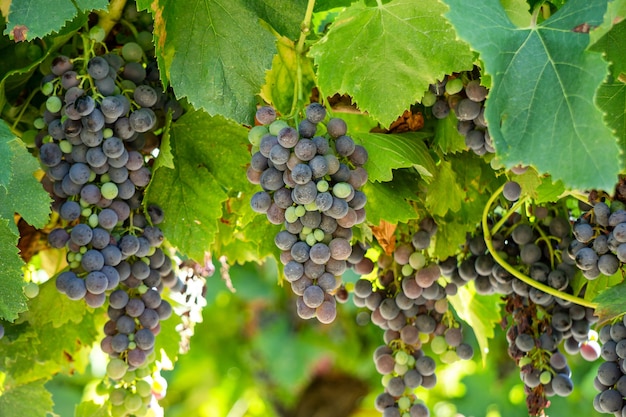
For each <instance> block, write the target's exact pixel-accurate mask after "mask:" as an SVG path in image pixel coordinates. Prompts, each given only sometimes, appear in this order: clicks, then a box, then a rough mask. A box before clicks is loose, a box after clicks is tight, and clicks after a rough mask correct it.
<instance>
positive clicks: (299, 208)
mask: <svg viewBox="0 0 626 417" xmlns="http://www.w3.org/2000/svg"><path fill="white" fill-rule="evenodd" d="M305 214H306V209H305V208H304V206H297V207H296V216H298V217H302V216H304V215H305Z"/></svg>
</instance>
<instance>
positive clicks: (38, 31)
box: [4, 0, 109, 41]
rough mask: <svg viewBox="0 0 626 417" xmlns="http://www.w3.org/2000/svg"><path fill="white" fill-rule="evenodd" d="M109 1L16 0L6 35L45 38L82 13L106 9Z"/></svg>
mask: <svg viewBox="0 0 626 417" xmlns="http://www.w3.org/2000/svg"><path fill="white" fill-rule="evenodd" d="M108 4H109V2H108V1H107V0H56V1H54V2H51V1H49V0H14V1H13V2H11V8H10V10H9V16H8V22H7V27H6V29H5V30H4V34H5V35H9V34H10V35H11V36H12V37H13V36H14V37H15V39H16V41H22V40H26V39H33V38H43V37H44V36H46V35H48V34H49V33H52V32H58V31H59V30H61V28H62V27H63V26H64V25H65V23H66V22H67V21H68V20H72V19H74V18H75V17H76V16H77V15H78V13H79V12H89V11H91V10H96V9H97V10H103V9H106V7H107V6H108Z"/></svg>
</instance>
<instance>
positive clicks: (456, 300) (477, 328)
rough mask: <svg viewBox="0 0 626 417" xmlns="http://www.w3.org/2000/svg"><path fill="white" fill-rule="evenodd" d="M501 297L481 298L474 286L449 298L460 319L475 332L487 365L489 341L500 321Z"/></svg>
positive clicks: (469, 286)
mask: <svg viewBox="0 0 626 417" xmlns="http://www.w3.org/2000/svg"><path fill="white" fill-rule="evenodd" d="M500 298H501V297H500V296H499V295H497V294H496V295H491V296H479V295H477V294H476V291H475V290H474V286H473V285H466V286H463V287H459V292H458V293H457V294H456V295H454V296H451V297H448V300H450V304H452V307H454V311H456V313H457V314H458V315H459V317H460V318H461V319H462V320H463V321H465V322H466V323H467V324H468V325H469V326H470V327H471V328H472V330H473V331H474V334H475V335H476V339H477V340H478V346H480V353H481V356H482V359H483V363H486V360H487V352H488V351H489V339H493V337H494V336H495V333H494V330H493V329H494V327H495V325H496V323H497V322H499V321H500V304H501V303H502V302H501V301H500Z"/></svg>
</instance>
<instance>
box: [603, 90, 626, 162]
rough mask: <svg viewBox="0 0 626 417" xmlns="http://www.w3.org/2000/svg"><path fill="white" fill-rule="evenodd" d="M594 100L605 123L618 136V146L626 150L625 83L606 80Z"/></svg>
mask: <svg viewBox="0 0 626 417" xmlns="http://www.w3.org/2000/svg"><path fill="white" fill-rule="evenodd" d="M596 100H597V103H598V106H599V107H600V108H601V109H602V110H603V111H604V113H605V116H604V117H605V120H606V122H607V124H608V125H609V126H610V127H611V129H613V130H614V131H615V134H616V136H617V137H618V138H619V145H620V148H621V149H622V150H626V112H624V109H625V108H626V84H624V83H622V82H619V81H607V82H606V83H604V84H602V86H600V88H599V89H598V95H597V97H596Z"/></svg>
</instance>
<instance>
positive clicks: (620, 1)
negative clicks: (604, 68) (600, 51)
mask: <svg viewBox="0 0 626 417" xmlns="http://www.w3.org/2000/svg"><path fill="white" fill-rule="evenodd" d="M624 19H626V0H613V1H610V2H609V4H608V6H607V8H606V13H605V14H604V19H603V20H602V24H600V26H598V27H596V28H594V29H593V30H592V31H591V32H589V36H590V42H589V44H590V45H594V44H595V43H596V42H597V41H598V40H599V39H601V38H602V37H603V36H604V35H606V34H607V33H608V32H609V31H610V30H611V29H612V28H613V25H615V24H617V23H619V22H621V21H622V20H624Z"/></svg>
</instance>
